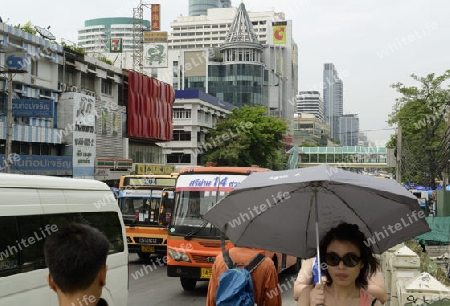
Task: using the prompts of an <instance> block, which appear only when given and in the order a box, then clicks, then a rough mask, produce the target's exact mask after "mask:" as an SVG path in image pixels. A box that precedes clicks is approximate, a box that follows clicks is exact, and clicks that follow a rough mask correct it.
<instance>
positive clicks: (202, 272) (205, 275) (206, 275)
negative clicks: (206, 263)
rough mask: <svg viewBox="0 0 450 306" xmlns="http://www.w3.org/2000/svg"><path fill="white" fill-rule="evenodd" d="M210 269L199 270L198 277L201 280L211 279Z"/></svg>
mask: <svg viewBox="0 0 450 306" xmlns="http://www.w3.org/2000/svg"><path fill="white" fill-rule="evenodd" d="M211 275H212V269H211V268H201V270H200V277H201V278H211Z"/></svg>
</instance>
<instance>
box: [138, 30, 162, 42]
mask: <svg viewBox="0 0 450 306" xmlns="http://www.w3.org/2000/svg"><path fill="white" fill-rule="evenodd" d="M143 35H144V36H143V37H144V43H157V42H167V32H157V31H145V32H144V34H143Z"/></svg>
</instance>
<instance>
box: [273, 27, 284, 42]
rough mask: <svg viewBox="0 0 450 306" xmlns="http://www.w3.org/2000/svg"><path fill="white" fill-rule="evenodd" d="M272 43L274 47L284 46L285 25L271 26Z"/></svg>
mask: <svg viewBox="0 0 450 306" xmlns="http://www.w3.org/2000/svg"><path fill="white" fill-rule="evenodd" d="M273 43H274V44H275V45H284V44H286V26H285V25H277V26H273Z"/></svg>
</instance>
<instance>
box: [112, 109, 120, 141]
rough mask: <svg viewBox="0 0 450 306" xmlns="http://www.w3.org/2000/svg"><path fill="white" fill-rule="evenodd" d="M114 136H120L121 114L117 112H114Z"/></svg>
mask: <svg viewBox="0 0 450 306" xmlns="http://www.w3.org/2000/svg"><path fill="white" fill-rule="evenodd" d="M112 135H113V136H117V135H119V114H118V113H117V112H113V121H112Z"/></svg>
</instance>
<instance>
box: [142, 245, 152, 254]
mask: <svg viewBox="0 0 450 306" xmlns="http://www.w3.org/2000/svg"><path fill="white" fill-rule="evenodd" d="M141 252H143V253H155V247H154V246H152V245H142V246H141Z"/></svg>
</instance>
